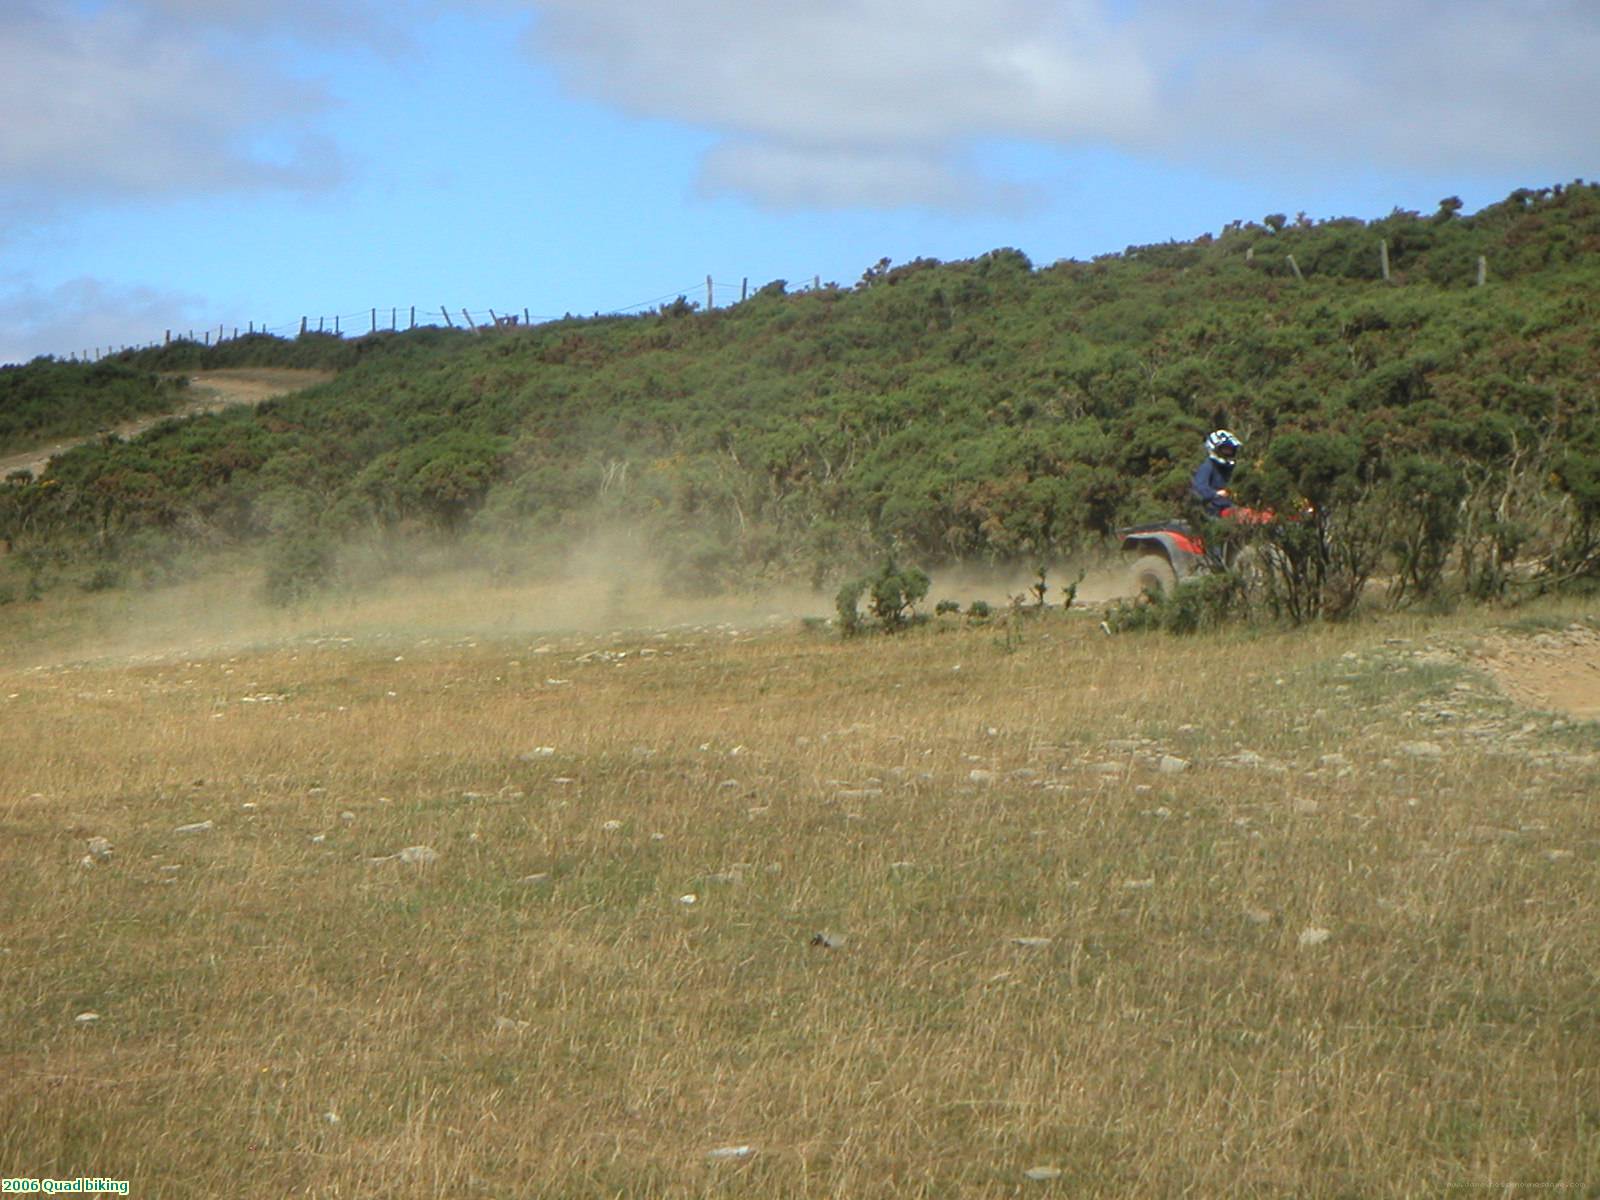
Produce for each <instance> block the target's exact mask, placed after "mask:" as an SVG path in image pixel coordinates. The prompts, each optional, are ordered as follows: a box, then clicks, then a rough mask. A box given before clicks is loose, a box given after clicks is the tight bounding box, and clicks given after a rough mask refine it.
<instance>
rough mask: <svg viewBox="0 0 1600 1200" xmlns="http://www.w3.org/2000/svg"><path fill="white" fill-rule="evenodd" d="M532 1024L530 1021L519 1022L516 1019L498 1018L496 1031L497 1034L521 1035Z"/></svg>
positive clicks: (495, 1026) (495, 1021)
mask: <svg viewBox="0 0 1600 1200" xmlns="http://www.w3.org/2000/svg"><path fill="white" fill-rule="evenodd" d="M530 1024H532V1022H530V1021H519V1020H517V1019H516V1018H514V1017H496V1018H495V1019H494V1031H495V1032H496V1033H521V1032H522V1031H523V1030H524V1029H526V1028H528V1026H529V1025H530Z"/></svg>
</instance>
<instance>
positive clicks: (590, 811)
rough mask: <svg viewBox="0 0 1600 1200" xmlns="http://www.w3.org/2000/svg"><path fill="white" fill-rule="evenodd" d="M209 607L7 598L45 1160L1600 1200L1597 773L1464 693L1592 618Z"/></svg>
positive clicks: (34, 1069)
mask: <svg viewBox="0 0 1600 1200" xmlns="http://www.w3.org/2000/svg"><path fill="white" fill-rule="evenodd" d="M936 594H937V590H936ZM178 599H179V600H180V601H181V603H179V604H177V605H176V606H175V607H174V608H173V609H172V610H171V611H170V612H169V614H168V615H167V616H166V617H165V618H158V617H155V616H153V615H151V614H149V613H145V612H141V611H139V609H138V608H137V605H138V603H139V602H138V601H137V600H133V599H129V598H127V597H119V596H95V597H83V598H81V600H80V601H78V602H77V607H76V608H74V609H71V610H67V609H61V608H57V609H53V610H50V611H48V612H44V611H41V610H38V609H37V608H36V607H34V608H25V607H24V606H13V607H12V608H9V609H5V610H0V623H3V624H4V626H5V630H6V635H7V636H6V640H5V648H4V650H3V651H0V720H3V722H4V724H3V728H4V731H5V733H4V737H3V739H0V870H3V884H4V891H3V894H0V1004H3V1022H0V1078H3V1079H4V1081H5V1082H4V1085H3V1088H0V1172H3V1173H4V1174H5V1175H6V1176H8V1177H24V1178H28V1177H32V1178H45V1177H52V1178H57V1179H60V1178H76V1177H81V1176H90V1177H102V1178H109V1179H119V1180H127V1181H129V1184H130V1190H129V1194H130V1195H134V1196H140V1197H157V1196H160V1197H218V1196H250V1197H257V1196H318V1197H357V1196H360V1197H445V1196H448V1197H461V1198H470V1197H533V1196H550V1197H612V1196H629V1197H634V1196H638V1197H643V1196H740V1197H791V1196H839V1197H878V1196H896V1197H901V1196H928V1197H935V1196H937V1197H948V1196H980V1197H988V1196H995V1197H999V1196H1050V1195H1060V1196H1074V1197H1097V1196H1173V1195H1186V1196H1224V1195H1227V1196H1238V1195H1242V1196H1290V1195H1293V1196H1312V1197H1335V1196H1340V1197H1346V1196H1348V1197H1366V1196H1382V1197H1390V1196H1392V1197H1402V1196H1422V1195H1445V1194H1452V1195H1463V1196H1474V1195H1486V1196H1487V1195H1494V1196H1531V1195H1541V1196H1545V1195H1552V1194H1571V1195H1574V1196H1578V1195H1594V1194H1596V1193H1597V1190H1600V1005H1597V999H1596V997H1597V985H1600V921H1597V919H1596V904H1595V898H1596V896H1597V895H1600V836H1597V835H1600V812H1597V808H1596V797H1597V794H1600V786H1597V785H1600V734H1597V730H1596V726H1595V725H1594V724H1592V723H1586V722H1583V721H1579V720H1574V719H1571V718H1569V717H1562V716H1560V715H1558V714H1556V713H1552V712H1539V711H1536V710H1534V709H1528V708H1522V707H1518V706H1517V705H1516V704H1514V703H1513V701H1511V700H1510V699H1508V698H1506V696H1505V695H1504V694H1503V693H1502V692H1501V691H1500V690H1499V688H1498V687H1497V685H1496V684H1495V682H1494V678H1493V676H1492V675H1491V674H1490V673H1489V672H1488V671H1487V670H1486V669H1485V666H1484V663H1483V658H1482V655H1483V654H1484V653H1486V652H1488V651H1490V650H1495V652H1497V653H1498V652H1500V650H1502V649H1503V648H1504V647H1505V646H1507V645H1511V644H1516V643H1519V642H1523V641H1527V642H1532V641H1533V640H1534V639H1536V638H1544V639H1545V642H1544V643H1540V644H1541V645H1547V644H1548V645H1556V644H1560V643H1561V640H1562V639H1571V640H1572V642H1573V644H1575V645H1576V644H1590V643H1589V642H1587V641H1586V640H1585V639H1589V638H1591V637H1592V633H1593V626H1592V625H1584V624H1582V623H1581V610H1580V609H1578V608H1576V607H1571V608H1566V609H1562V608H1556V607H1552V608H1547V609H1541V610H1538V612H1537V613H1535V614H1534V615H1532V616H1529V615H1527V614H1522V615H1516V614H1510V615H1508V614H1498V615H1483V614H1478V615H1463V616H1457V617H1440V618H1431V619H1422V618H1401V617H1394V616H1388V617H1379V618H1373V619H1371V620H1367V621H1362V622H1358V623H1355V624H1353V625H1350V626H1348V627H1339V628H1328V629H1313V630H1309V631H1302V632H1299V633H1287V632H1272V633H1259V634H1249V635H1246V634H1232V635H1220V636H1208V637H1197V638H1191V639H1174V638H1169V637H1164V636H1131V635H1130V636H1122V637H1107V636H1106V635H1105V634H1103V633H1102V632H1101V630H1100V628H1099V619H1098V615H1096V614H1094V613H1092V612H1081V613H1080V612H1073V613H1067V614H1062V613H1059V612H1055V613H1046V614H1045V615H1043V616H1041V617H1038V618H1035V619H1032V620H1028V621H1017V622H1016V623H1015V624H1014V625H1010V626H994V625H991V626H986V627H976V628H974V627H968V626H966V625H963V624H962V623H961V622H960V621H959V620H956V619H952V618H943V621H944V624H942V625H930V626H928V627H924V628H922V629H919V630H915V631H913V632H911V633H909V634H907V635H904V636H900V637H895V638H889V637H867V638H861V639H856V640H852V641H840V640H837V639H836V638H834V637H833V636H832V635H831V634H828V633H826V632H819V631H816V630H808V629H803V628H802V627H801V626H800V624H799V622H798V621H795V620H785V621H782V622H768V621H762V620H758V619H755V618H742V619H739V620H723V621H721V622H720V623H719V622H718V621H716V620H707V621H703V622H696V621H691V620H687V619H685V620H684V621H678V620H677V619H676V616H678V615H682V614H672V613H669V612H667V611H666V610H661V613H660V616H661V619H660V620H658V621H656V622H653V623H652V622H649V621H642V622H640V623H639V624H638V626H637V627H636V628H635V629H634V630H633V631H630V632H610V633H608V632H593V631H591V632H574V631H572V630H571V625H572V622H566V624H567V626H568V631H566V632H563V631H561V629H560V628H553V629H543V630H542V629H541V623H542V622H543V623H547V624H550V625H554V626H559V625H562V624H563V621H558V620H555V619H553V618H552V619H550V620H549V621H548V622H545V620H544V615H543V614H546V613H553V612H554V611H555V610H554V609H549V608H546V607H545V601H544V600H543V599H541V598H540V597H538V596H537V595H536V594H534V593H532V592H528V593H524V594H516V593H513V592H510V591H502V592H485V593H482V594H480V595H478V596H477V597H475V598H471V599H470V600H469V599H466V598H463V597H460V596H458V597H456V598H455V599H454V600H451V601H445V600H440V601H439V602H438V603H436V604H430V603H428V602H425V601H424V600H423V599H421V598H419V597H417V596H415V595H411V596H405V597H398V596H397V597H395V598H393V599H391V600H390V601H388V602H386V603H385V604H384V605H378V604H376V603H363V604H356V603H353V602H346V603H344V604H343V606H342V607H338V606H336V607H330V608H328V609H325V610H321V611H302V612H299V613H297V614H294V615H291V616H283V617H278V618H275V619H274V620H272V621H266V622H264V623H262V624H259V625H257V626H256V627H254V628H253V629H250V630H242V629H240V628H238V627H237V626H236V625H235V626H230V625H229V620H230V617H229V615H228V611H227V610H228V604H229V601H228V594H227V592H226V589H219V588H213V589H212V590H210V591H206V590H204V589H192V590H191V591H189V592H187V593H179V594H178ZM579 607H580V608H586V609H587V610H588V611H589V613H590V615H591V617H592V618H594V619H593V620H592V621H591V624H593V625H604V624H606V621H605V620H604V616H605V614H604V613H603V612H602V611H601V609H602V608H603V605H599V602H598V601H596V602H595V603H594V604H580V605H579ZM827 609H828V603H827V601H826V600H822V601H819V602H814V611H817V612H826V611H827ZM1574 622H1579V624H1578V625H1575V624H1574ZM1497 648H1499V649H1497ZM195 826H199V828H197V829H196V828H193V827H195ZM186 829H187V831H185V830H186ZM92 839H104V841H103V842H102V841H94V840H92ZM108 844H109V848H108Z"/></svg>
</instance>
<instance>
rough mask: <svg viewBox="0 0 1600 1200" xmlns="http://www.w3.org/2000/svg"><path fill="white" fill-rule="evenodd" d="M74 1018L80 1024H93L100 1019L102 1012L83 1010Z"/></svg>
mask: <svg viewBox="0 0 1600 1200" xmlns="http://www.w3.org/2000/svg"><path fill="white" fill-rule="evenodd" d="M72 1019H73V1020H74V1021H76V1022H77V1023H78V1024H79V1025H93V1024H94V1023H95V1022H96V1021H98V1020H99V1019H100V1014H99V1013H97V1012H81V1013H79V1014H78V1015H77V1016H75V1017H73V1018H72Z"/></svg>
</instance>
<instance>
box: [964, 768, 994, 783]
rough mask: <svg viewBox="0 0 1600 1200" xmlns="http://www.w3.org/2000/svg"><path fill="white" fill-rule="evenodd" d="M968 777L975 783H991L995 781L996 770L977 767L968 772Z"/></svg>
mask: <svg viewBox="0 0 1600 1200" xmlns="http://www.w3.org/2000/svg"><path fill="white" fill-rule="evenodd" d="M967 778H968V779H970V780H971V781H972V782H973V783H977V784H990V783H993V782H994V772H993V771H985V770H981V769H975V770H971V771H968V772H967Z"/></svg>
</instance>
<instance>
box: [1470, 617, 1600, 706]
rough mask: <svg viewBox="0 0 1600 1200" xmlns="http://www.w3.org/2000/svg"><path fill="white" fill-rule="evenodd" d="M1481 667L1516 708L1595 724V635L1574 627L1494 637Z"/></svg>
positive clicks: (1598, 683) (1598, 686) (1598, 658)
mask: <svg viewBox="0 0 1600 1200" xmlns="http://www.w3.org/2000/svg"><path fill="white" fill-rule="evenodd" d="M1482 665H1483V667H1484V668H1485V669H1486V670H1488V671H1489V673H1490V674H1492V675H1493V676H1494V678H1495V681H1496V682H1497V683H1499V685H1500V687H1501V689H1502V690H1503V691H1504V692H1505V693H1506V695H1508V696H1510V697H1511V698H1512V699H1513V700H1515V701H1516V702H1517V703H1519V704H1524V705H1527V706H1528V707H1529V708H1539V709H1547V710H1554V711H1559V712H1564V713H1567V714H1569V715H1571V716H1574V717H1578V718H1580V719H1582V720H1588V721H1593V720H1600V630H1596V629H1594V628H1592V627H1591V626H1588V625H1580V624H1573V625H1569V626H1567V627H1566V628H1565V629H1561V630H1551V631H1547V632H1543V633H1536V634H1534V635H1532V636H1531V637H1516V636H1512V635H1503V636H1499V637H1496V638H1493V639H1491V640H1490V641H1489V643H1488V644H1487V645H1486V647H1485V651H1484V654H1483V657H1482Z"/></svg>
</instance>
